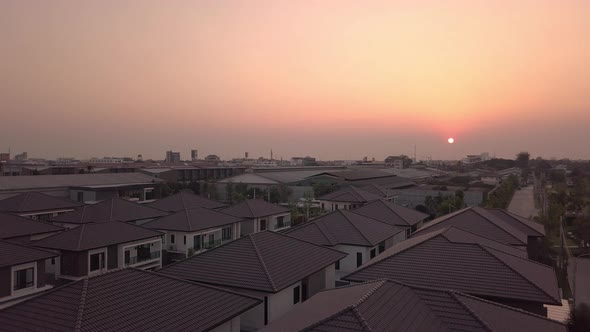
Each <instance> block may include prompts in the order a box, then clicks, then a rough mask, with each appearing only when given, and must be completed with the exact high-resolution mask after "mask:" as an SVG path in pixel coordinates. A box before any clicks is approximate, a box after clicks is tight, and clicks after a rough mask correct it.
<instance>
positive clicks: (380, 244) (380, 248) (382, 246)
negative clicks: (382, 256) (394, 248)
mask: <svg viewBox="0 0 590 332" xmlns="http://www.w3.org/2000/svg"><path fill="white" fill-rule="evenodd" d="M384 251H385V242H381V243H379V253H382V252H384Z"/></svg>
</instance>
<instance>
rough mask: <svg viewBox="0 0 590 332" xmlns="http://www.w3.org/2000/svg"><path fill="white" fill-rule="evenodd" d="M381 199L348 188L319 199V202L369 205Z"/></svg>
mask: <svg viewBox="0 0 590 332" xmlns="http://www.w3.org/2000/svg"><path fill="white" fill-rule="evenodd" d="M380 198H381V197H380V196H378V195H375V194H372V193H370V192H367V191H364V190H362V189H359V188H356V187H352V186H351V187H346V188H344V189H339V190H336V191H333V192H331V193H329V194H326V195H323V196H321V197H318V198H317V199H318V200H321V201H328V202H350V203H359V204H363V203H367V202H371V201H376V200H378V199H380Z"/></svg>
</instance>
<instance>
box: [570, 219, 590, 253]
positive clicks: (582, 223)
mask: <svg viewBox="0 0 590 332" xmlns="http://www.w3.org/2000/svg"><path fill="white" fill-rule="evenodd" d="M572 226H573V228H572V233H573V234H574V236H575V237H576V238H577V239H578V240H580V245H581V246H582V247H583V248H587V247H590V217H585V218H578V219H576V220H575V221H574V223H573V225H572Z"/></svg>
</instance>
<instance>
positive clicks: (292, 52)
mask: <svg viewBox="0 0 590 332" xmlns="http://www.w3.org/2000/svg"><path fill="white" fill-rule="evenodd" d="M0 116H1V117H0V119H1V121H0V124H1V129H0V151H1V150H8V148H9V147H10V148H12V151H13V152H20V151H28V152H29V155H32V156H37V157H57V156H75V157H80V158H86V157H91V156H97V157H102V156H106V155H108V156H110V155H116V156H133V157H134V156H136V155H137V154H143V155H144V157H148V158H158V159H162V158H163V157H164V152H165V150H167V149H174V150H179V151H181V153H182V154H183V158H189V155H188V153H189V150H190V149H191V148H194V149H198V150H199V152H200V154H201V155H202V156H205V155H206V154H211V153H215V154H218V155H220V156H221V157H222V158H231V157H238V156H242V155H243V152H244V151H249V152H250V155H251V156H255V157H257V156H259V155H264V156H268V154H269V150H270V149H271V148H272V149H273V151H274V152H275V157H281V156H283V157H284V158H289V157H291V156H299V155H312V156H316V157H318V158H320V159H323V160H325V159H360V158H362V157H363V156H368V157H369V158H370V157H376V158H377V159H383V158H384V157H386V156H388V155H395V154H402V153H405V154H413V146H414V144H416V145H417V150H418V156H419V157H420V156H432V158H444V159H450V158H459V157H461V156H463V155H465V154H471V153H480V152H484V151H488V152H490V153H494V152H495V153H496V154H497V155H498V156H505V157H513V156H514V154H516V153H517V152H518V151H520V150H528V151H530V152H531V153H532V154H533V156H539V155H542V156H545V157H553V156H554V157H571V158H590V149H589V148H588V144H589V143H590V1H588V0H570V1H568V0H563V1H555V0H518V1H509V0H497V1H489V0H485V1H484V0H451V1H440V0H429V1H427V0H422V1H421V0H397V1H396V0H387V1H346V0H334V1H328V0H317V1H305V0H300V1H293V0H288V1H282V0H268V1H255V0H244V1H239V0H207V1H205V0H199V1H147V0H138V1H131V0H124V1H121V0H118V1H104V0H101V1H77V0H71V1H60V0H52V1H32V0H31V1H29V0H2V1H0ZM451 136H452V137H455V139H456V143H455V144H453V145H450V144H448V143H446V140H447V138H448V137H451Z"/></svg>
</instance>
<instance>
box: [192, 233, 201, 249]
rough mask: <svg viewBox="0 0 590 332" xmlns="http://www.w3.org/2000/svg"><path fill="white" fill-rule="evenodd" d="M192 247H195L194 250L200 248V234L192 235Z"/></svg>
mask: <svg viewBox="0 0 590 332" xmlns="http://www.w3.org/2000/svg"><path fill="white" fill-rule="evenodd" d="M193 249H195V251H199V250H201V235H200V234H199V235H195V236H194V237H193Z"/></svg>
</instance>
